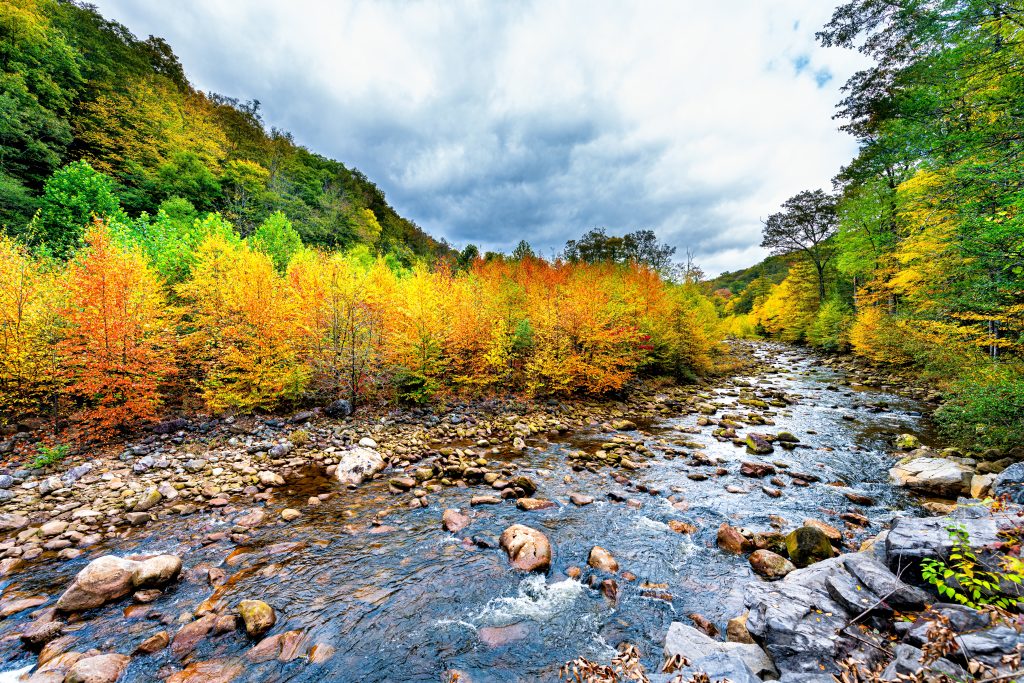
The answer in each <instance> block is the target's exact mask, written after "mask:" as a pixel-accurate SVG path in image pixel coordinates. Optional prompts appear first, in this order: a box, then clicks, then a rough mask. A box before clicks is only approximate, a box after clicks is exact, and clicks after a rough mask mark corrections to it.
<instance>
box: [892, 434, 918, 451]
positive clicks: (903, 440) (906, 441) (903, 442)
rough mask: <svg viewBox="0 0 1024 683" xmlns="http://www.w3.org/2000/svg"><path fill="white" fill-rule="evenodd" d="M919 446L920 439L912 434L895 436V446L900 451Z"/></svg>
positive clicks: (911, 449) (910, 449) (914, 448)
mask: <svg viewBox="0 0 1024 683" xmlns="http://www.w3.org/2000/svg"><path fill="white" fill-rule="evenodd" d="M920 447H921V440H920V439H918V438H917V437H916V436H914V435H913V434H900V435H899V436H897V437H896V448H898V449H899V450H901V451H913V450H916V449H918V448H920Z"/></svg>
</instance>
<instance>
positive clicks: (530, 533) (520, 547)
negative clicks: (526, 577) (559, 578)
mask: <svg viewBox="0 0 1024 683" xmlns="http://www.w3.org/2000/svg"><path fill="white" fill-rule="evenodd" d="M498 543H499V545H501V547H502V549H504V551H505V552H506V553H508V559H509V562H510V563H511V564H512V566H513V567H515V568H516V569H521V570H523V571H527V572H546V571H547V570H548V567H550V566H551V544H550V543H549V542H548V538H547V536H545V535H544V534H542V533H541V532H539V531H537V530H536V529H532V528H530V527H528V526H525V525H523V524H513V525H512V526H510V527H509V528H507V529H505V531H503V532H502V533H501V538H499V539H498Z"/></svg>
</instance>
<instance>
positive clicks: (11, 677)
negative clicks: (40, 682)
mask: <svg viewBox="0 0 1024 683" xmlns="http://www.w3.org/2000/svg"><path fill="white" fill-rule="evenodd" d="M33 666H34V665H33V664H29V665H28V666H25V667H22V668H20V669H15V670H13V671H0V683H19V682H20V681H22V680H24V678H23V677H24V676H25V675H26V674H28V672H29V671H31V670H32V667H33Z"/></svg>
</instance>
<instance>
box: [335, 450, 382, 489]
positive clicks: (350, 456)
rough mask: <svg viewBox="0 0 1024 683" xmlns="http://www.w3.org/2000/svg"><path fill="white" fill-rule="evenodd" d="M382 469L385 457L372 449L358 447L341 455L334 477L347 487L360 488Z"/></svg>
mask: <svg viewBox="0 0 1024 683" xmlns="http://www.w3.org/2000/svg"><path fill="white" fill-rule="evenodd" d="M382 469H384V457H383V456H382V455H381V454H380V453H378V452H377V451H376V450H374V449H372V448H363V447H362V446H357V447H355V448H351V449H349V450H347V451H344V452H343V453H342V454H341V459H340V460H339V461H338V464H337V466H336V467H335V470H334V476H335V477H337V479H338V481H339V482H341V483H342V484H345V485H346V486H358V485H359V484H362V483H363V481H364V480H366V479H368V478H369V477H372V476H373V475H374V474H376V473H377V472H380V471H381V470H382Z"/></svg>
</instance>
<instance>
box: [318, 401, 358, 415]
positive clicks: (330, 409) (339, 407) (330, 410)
mask: <svg viewBox="0 0 1024 683" xmlns="http://www.w3.org/2000/svg"><path fill="white" fill-rule="evenodd" d="M351 414H352V404H351V403H349V402H348V401H346V400H345V399H338V400H337V401H334V402H333V403H329V404H328V405H326V406H324V415H326V416H327V417H333V418H340V417H348V416H349V415H351Z"/></svg>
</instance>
